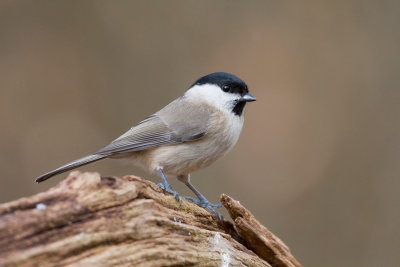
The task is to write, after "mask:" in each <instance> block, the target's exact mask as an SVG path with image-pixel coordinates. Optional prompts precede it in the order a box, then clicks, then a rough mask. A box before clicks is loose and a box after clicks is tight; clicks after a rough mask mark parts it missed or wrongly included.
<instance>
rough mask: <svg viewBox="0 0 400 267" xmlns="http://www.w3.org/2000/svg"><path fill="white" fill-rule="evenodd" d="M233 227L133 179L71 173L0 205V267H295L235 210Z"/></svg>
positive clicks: (229, 202)
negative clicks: (48, 186)
mask: <svg viewBox="0 0 400 267" xmlns="http://www.w3.org/2000/svg"><path fill="white" fill-rule="evenodd" d="M221 200H222V203H223V204H224V206H225V207H226V208H227V209H228V211H229V213H230V214H231V216H232V218H233V220H234V222H235V225H232V224H231V223H230V222H227V221H223V222H220V221H218V219H217V218H216V217H215V216H214V215H212V214H211V213H209V212H208V211H206V210H204V209H202V208H200V207H198V206H196V205H194V204H193V203H191V202H190V201H187V200H183V201H182V204H181V205H179V203H178V202H177V201H176V200H175V198H174V197H172V196H170V195H168V194H165V193H164V192H163V191H162V190H161V189H160V188H159V187H157V186H156V185H155V184H154V183H152V182H150V181H147V180H144V179H141V178H139V177H136V176H124V177H122V178H118V177H100V175H99V174H98V173H80V172H78V171H74V172H72V173H71V174H70V175H69V176H68V177H67V178H66V179H65V180H63V181H62V182H60V183H59V184H58V185H57V186H55V187H53V188H51V189H50V190H48V191H46V192H43V193H40V194H37V195H34V196H31V197H26V198H21V199H18V200H16V201H12V202H9V203H5V204H1V205H0V266H68V265H74V266H300V264H298V262H297V261H296V260H295V259H294V257H293V256H292V255H291V254H290V251H289V249H288V248H287V247H286V246H285V245H284V244H283V242H282V241H280V240H279V239H278V238H276V237H275V236H274V235H273V234H272V233H270V232H269V231H268V230H266V228H265V227H263V226H262V225H261V224H260V223H258V222H257V220H256V219H255V218H254V217H253V216H252V215H251V213H250V212H248V211H247V210H246V209H245V208H244V207H243V206H241V205H240V204H238V203H237V202H236V201H234V200H233V199H231V198H230V197H228V196H226V195H223V196H222V198H221Z"/></svg>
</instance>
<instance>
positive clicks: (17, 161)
mask: <svg viewBox="0 0 400 267" xmlns="http://www.w3.org/2000/svg"><path fill="white" fill-rule="evenodd" d="M340 2H341V3H340ZM399 23H400V2H399V1H329V2H328V1H326V2H323V1H309V2H304V1H251V2H249V1H1V2H0V123H1V126H2V127H1V132H0V145H1V154H0V168H1V171H2V172H1V178H0V179H1V180H0V201H1V202H5V201H10V200H13V199H16V198H19V197H22V196H27V195H30V194H33V193H36V192H40V191H43V190H46V189H47V188H49V187H50V186H52V185H54V184H55V183H57V182H58V181H60V180H61V179H62V177H63V176H58V177H56V178H54V179H53V180H51V181H49V182H47V183H43V184H40V185H37V184H35V183H34V182H33V181H34V178H35V177H36V176H37V175H39V174H41V173H43V172H46V171H49V170H51V169H54V168H55V167H58V166H59V165H61V164H63V163H66V162H68V161H70V160H72V159H75V158H77V157H80V156H83V155H86V154H88V153H91V152H93V151H95V150H97V149H98V148H100V147H101V146H103V145H105V144H107V143H108V142H109V141H111V140H112V139H114V138H116V137H118V136H119V135H120V134H122V133H123V132H124V131H126V130H128V129H129V128H130V127H131V126H132V125H134V124H135V123H137V122H139V121H140V120H141V119H143V118H145V117H146V116H148V115H150V114H151V113H153V112H155V111H156V110H158V109H159V108H161V107H163V106H164V105H165V104H167V103H169V102H170V101H171V100H173V99H175V98H176V97H178V96H179V95H181V94H182V93H183V92H184V91H185V90H186V89H187V88H188V86H189V85H190V84H192V83H193V82H194V80H195V79H197V78H198V77H200V76H201V75H204V74H208V73H210V72H214V71H227V72H232V73H235V74H237V75H238V76H240V77H241V78H243V79H244V80H245V81H246V82H247V83H248V85H249V87H250V90H251V93H253V94H254V95H255V96H256V97H257V102H255V103H251V104H250V105H249V106H248V107H247V110H246V122H245V127H244V130H243V132H242V136H241V138H240V140H239V143H238V144H237V146H236V147H235V149H234V150H233V151H232V152H231V153H230V154H229V155H228V156H226V157H225V158H224V159H222V160H220V161H218V162H217V163H215V164H214V165H213V166H211V167H209V168H207V169H205V170H202V171H198V172H196V173H195V174H194V175H192V180H193V182H194V184H195V185H197V186H198V187H199V189H200V190H201V191H202V192H203V193H204V194H205V195H206V196H207V197H208V198H209V199H210V200H212V201H217V199H218V196H219V195H220V194H221V193H222V192H225V193H227V194H229V195H231V196H233V197H234V198H236V199H238V200H240V201H241V203H243V204H244V205H245V206H247V207H248V208H249V209H250V210H252V211H253V213H254V214H255V215H256V217H258V218H259V219H260V220H261V222H262V223H263V224H265V225H266V226H268V227H269V228H270V229H271V230H272V231H273V232H274V233H276V234H277V235H278V236H279V237H281V238H282V239H283V240H284V241H285V242H286V243H287V244H288V245H289V246H290V248H291V250H292V252H293V253H294V255H295V256H296V257H297V258H298V259H299V261H300V262H302V263H303V264H304V265H305V266H395V265H396V264H398V252H399V247H400V230H399V228H400V214H399V203H400V179H399V175H400V164H399V158H400V123H399V122H400V120H399V115H400V114H399V111H400V108H399V105H400V92H399V84H400V82H399V68H400V60H399V59H400V53H399V46H400V30H399V25H400V24H399ZM81 170H91V171H99V172H101V173H102V174H103V175H124V174H137V175H141V176H144V177H147V178H149V179H151V180H153V181H158V180H159V178H158V177H157V175H149V174H147V173H145V172H143V171H141V170H139V169H138V168H136V167H132V166H130V165H129V164H126V163H125V164H124V163H120V162H118V161H113V160H106V161H102V162H98V163H95V164H92V165H89V166H87V167H84V168H81ZM171 181H172V184H173V186H174V187H175V188H176V189H177V190H178V191H180V192H181V193H182V194H183V195H186V194H189V192H188V190H187V189H186V188H184V186H182V185H180V184H179V182H177V181H176V180H175V179H171ZM225 214H226V213H225Z"/></svg>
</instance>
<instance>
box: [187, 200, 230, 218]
mask: <svg viewBox="0 0 400 267" xmlns="http://www.w3.org/2000/svg"><path fill="white" fill-rule="evenodd" d="M185 198H186V199H188V200H190V201H192V202H193V203H195V204H196V205H198V206H200V207H203V208H205V209H207V210H209V211H210V212H211V213H213V214H214V215H216V216H217V217H218V219H219V220H220V221H222V220H223V219H224V217H222V215H221V214H220V213H219V212H218V211H216V210H215V209H216V208H220V207H221V206H222V203H218V204H212V203H210V202H209V201H208V200H207V199H206V198H202V199H199V200H197V199H195V198H192V197H185Z"/></svg>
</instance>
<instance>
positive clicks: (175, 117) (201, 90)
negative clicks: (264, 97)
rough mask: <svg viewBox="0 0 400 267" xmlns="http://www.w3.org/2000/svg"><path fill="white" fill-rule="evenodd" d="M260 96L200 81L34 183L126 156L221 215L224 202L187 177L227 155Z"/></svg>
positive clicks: (231, 84) (234, 85)
mask: <svg viewBox="0 0 400 267" xmlns="http://www.w3.org/2000/svg"><path fill="white" fill-rule="evenodd" d="M255 100H256V98H255V97H254V96H252V95H251V94H250V93H249V90H248V88H247V85H246V84H245V83H244V81H242V80H241V79H240V78H238V77H236V76H235V75H233V74H229V73H225V72H215V73H212V74H209V75H206V76H204V77H201V78H200V79H198V80H197V81H196V82H195V83H194V84H193V85H192V86H191V87H190V88H189V89H188V90H187V91H186V92H185V93H184V94H183V95H182V96H181V97H179V98H178V99H176V100H174V101H172V102H171V103H170V104H168V105H167V106H165V107H164V108H163V109H161V110H160V111H158V112H156V113H154V114H153V115H151V116H149V117H148V118H147V119H145V120H143V121H141V122H140V123H139V124H137V125H136V126H134V127H132V128H131V129H130V130H129V131H127V132H126V133H125V134H123V135H121V136H120V137H118V138H117V139H115V140H114V141H112V142H111V143H110V144H109V145H107V146H105V147H103V148H102V149H100V150H98V151H97V152H95V153H93V154H91V155H89V156H86V157H83V158H80V159H77V160H75V161H72V162H70V163H68V164H66V165H64V166H61V167H59V168H58V169H55V170H53V171H51V172H48V173H46V174H43V175H41V176H39V177H38V178H37V179H36V182H38V183H40V182H43V181H45V180H47V179H49V178H50V177H52V176H54V175H56V174H60V173H63V172H66V171H69V170H71V169H75V168H77V167H79V166H83V165H86V164H89V163H91V162H95V161H98V160H101V159H104V158H127V159H129V160H131V161H132V162H133V163H134V164H135V165H139V166H141V167H143V168H144V169H146V170H148V171H150V172H157V173H158V174H159V175H160V177H161V179H162V183H159V184H158V185H159V186H160V187H161V188H163V189H164V190H165V191H167V192H169V193H170V194H172V195H173V196H174V197H175V198H176V199H177V200H178V201H179V202H180V201H181V198H180V196H179V194H178V193H177V192H176V191H174V190H173V189H172V188H171V186H170V184H169V183H168V181H167V179H166V176H168V175H169V176H176V177H177V178H178V180H179V181H181V182H183V183H184V184H185V185H186V186H187V187H189V189H190V190H192V191H193V193H194V194H195V195H196V196H197V198H198V199H194V198H191V197H186V198H187V199H189V200H191V201H193V202H195V203H196V204H197V205H199V206H201V207H204V208H206V209H208V210H209V211H211V212H212V213H214V214H215V215H217V216H218V217H219V218H220V219H221V218H222V216H221V215H220V214H219V213H218V212H217V211H216V210H215V209H216V208H218V207H220V206H221V204H211V203H210V202H209V201H208V200H207V199H206V198H205V197H204V196H203V195H202V194H201V193H200V192H199V191H198V190H197V189H196V188H195V187H194V186H193V185H192V184H191V183H190V177H189V174H190V173H192V172H194V171H196V170H198V169H201V168H204V167H207V166H209V165H210V164H212V163H213V162H214V161H216V160H217V159H219V158H221V157H222V156H224V155H225V154H226V153H227V152H228V151H229V150H231V149H232V147H233V146H234V145H235V144H236V142H237V141H238V138H239V135H240V132H241V130H242V127H243V121H244V108H245V105H246V103H247V102H251V101H255Z"/></svg>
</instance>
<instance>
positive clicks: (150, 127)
mask: <svg viewBox="0 0 400 267" xmlns="http://www.w3.org/2000/svg"><path fill="white" fill-rule="evenodd" d="M210 115H211V113H210V110H208V109H204V108H200V109H198V108H195V107H193V106H192V105H190V103H187V101H186V99H185V98H184V97H181V98H178V99H177V100H175V101H173V102H172V103H170V104H169V105H168V106H166V107H165V108H163V109H162V110H160V111H159V112H157V113H155V114H154V115H152V116H150V117H148V118H147V119H145V120H144V121H142V122H140V123H139V124H138V125H136V126H134V127H132V128H131V129H130V130H129V131H127V132H126V133H125V134H123V135H122V136H120V137H119V138H117V139H115V140H114V141H113V142H111V143H110V144H109V145H108V146H106V147H104V148H102V149H100V150H99V151H97V152H96V153H95V154H100V155H110V154H114V153H124V152H134V151H140V150H144V149H148V148H153V147H157V146H163V145H175V144H180V143H183V142H188V141H193V140H197V139H199V138H201V137H202V136H204V135H205V134H206V133H207V128H208V123H207V122H208V118H209V116H210Z"/></svg>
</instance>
